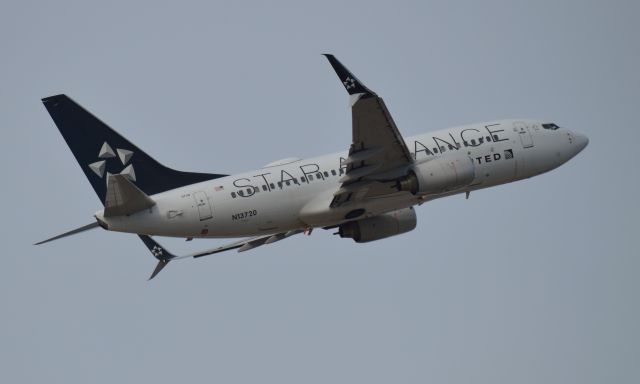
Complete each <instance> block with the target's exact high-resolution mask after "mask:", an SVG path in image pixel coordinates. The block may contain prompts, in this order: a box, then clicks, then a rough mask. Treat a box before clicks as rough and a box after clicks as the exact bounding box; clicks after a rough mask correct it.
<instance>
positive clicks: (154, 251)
mask: <svg viewBox="0 0 640 384" xmlns="http://www.w3.org/2000/svg"><path fill="white" fill-rule="evenodd" d="M151 253H152V254H153V256H155V257H160V256H162V254H163V253H164V252H163V251H162V248H160V247H158V246H157V245H154V246H153V249H151Z"/></svg>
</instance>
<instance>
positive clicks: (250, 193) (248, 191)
mask: <svg viewBox="0 0 640 384" xmlns="http://www.w3.org/2000/svg"><path fill="white" fill-rule="evenodd" d="M252 192H253V188H247V196H251V195H252Z"/></svg>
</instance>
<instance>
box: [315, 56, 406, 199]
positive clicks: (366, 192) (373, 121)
mask: <svg viewBox="0 0 640 384" xmlns="http://www.w3.org/2000/svg"><path fill="white" fill-rule="evenodd" d="M325 56H326V57H327V59H328V60H329V63H330V64H331V66H332V67H333V69H334V70H335V71H336V74H337V75H338V77H339V78H340V81H342V84H343V85H344V87H345V89H346V90H347V92H348V93H349V97H350V99H351V114H352V142H351V147H350V148H349V156H348V157H347V159H346V161H345V162H344V163H343V165H346V171H345V175H344V176H343V177H342V178H341V179H340V182H341V185H340V188H339V189H338V191H337V192H336V193H335V194H334V198H333V200H332V202H331V207H337V206H340V205H343V204H346V203H348V202H352V201H355V200H360V199H363V198H366V197H370V196H372V195H373V194H375V195H387V194H392V193H396V192H397V190H394V189H393V184H391V183H390V180H391V179H393V178H395V177H398V176H402V174H400V172H402V171H404V169H405V168H406V167H408V166H409V165H410V164H411V163H412V162H413V157H412V156H411V152H409V149H408V148H407V145H406V144H405V142H404V139H403V138H402V135H400V131H398V127H397V126H396V124H395V122H394V121H393V118H392V117H391V114H390V113H389V110H388V109H387V106H386V105H385V103H384V100H382V98H381V97H379V96H378V95H377V94H375V92H373V91H371V90H370V89H369V88H367V87H366V86H365V85H364V84H362V82H361V81H360V80H358V78H357V77H355V76H354V75H353V74H352V73H351V72H350V71H349V70H348V69H347V68H346V67H345V66H344V65H343V64H342V63H341V62H340V61H338V59H336V58H335V57H334V56H333V55H328V54H325ZM396 173H397V175H396Z"/></svg>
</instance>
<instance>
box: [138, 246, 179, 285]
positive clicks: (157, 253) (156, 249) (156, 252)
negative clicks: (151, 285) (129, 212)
mask: <svg viewBox="0 0 640 384" xmlns="http://www.w3.org/2000/svg"><path fill="white" fill-rule="evenodd" d="M138 237H139V238H140V240H142V242H143V243H144V245H146V246H147V248H148V249H149V251H151V254H152V255H153V257H155V258H156V259H158V265H156V269H154V270H153V273H152V274H151V277H149V280H151V279H153V278H154V277H156V275H157V274H158V273H160V271H162V269H163V268H164V267H166V266H167V264H169V261H171V259H174V258H175V257H176V256H175V255H174V254H172V253H171V252H169V251H167V250H166V249H165V248H164V247H163V246H162V245H160V244H158V243H157V242H156V241H155V240H153V239H152V238H151V237H150V236H147V235H138Z"/></svg>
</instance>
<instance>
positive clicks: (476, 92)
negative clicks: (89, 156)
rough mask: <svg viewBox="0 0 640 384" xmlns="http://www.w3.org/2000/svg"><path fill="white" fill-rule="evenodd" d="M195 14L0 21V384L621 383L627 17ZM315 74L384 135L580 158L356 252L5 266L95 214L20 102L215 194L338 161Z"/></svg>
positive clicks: (408, 9) (169, 8) (383, 9)
mask: <svg viewBox="0 0 640 384" xmlns="http://www.w3.org/2000/svg"><path fill="white" fill-rule="evenodd" d="M212 3H213V2H167V3H160V2H155V1H154V2H151V1H150V2H146V3H145V2H137V3H136V4H132V3H131V2H128V1H127V2H88V1H76V2H72V1H55V2H42V3H38V2H31V1H20V2H7V1H5V2H3V3H2V4H1V5H0V52H1V59H0V85H1V86H0V102H1V105H2V107H0V126H1V127H2V132H3V134H4V136H3V137H4V138H3V140H1V141H0V143H1V145H2V148H1V149H2V150H1V151H0V160H1V161H0V164H2V165H1V167H2V175H3V178H4V182H3V188H2V197H3V201H4V207H3V212H4V217H3V220H2V221H1V222H2V224H0V225H2V228H1V230H0V233H1V234H0V236H1V238H2V245H3V248H4V252H2V264H1V266H0V308H1V312H0V381H2V382H7V383H9V382H11V383H41V382H47V383H86V382H93V383H113V382H116V381H117V382H134V381H145V382H152V383H175V382H184V381H187V380H188V381H196V382H202V381H215V382H220V383H255V382H266V383H279V384H281V383H327V382H335V383H354V382H367V383H390V382H398V383H424V382H430V383H470V382H473V383H491V384H493V383H535V384H538V383H542V382H544V383H605V382H606V383H612V382H615V383H637V382H640V369H639V368H638V367H639V366H640V364H639V363H640V333H639V331H638V324H640V305H639V300H638V292H640V283H639V282H638V281H639V280H638V273H639V272H640V261H639V260H638V257H639V255H640V252H639V247H638V245H637V240H638V239H637V238H638V235H639V234H640V231H639V225H638V222H637V220H638V219H637V218H638V216H639V214H640V212H639V209H638V200H637V195H638V191H639V190H640V183H639V181H638V170H637V166H636V163H637V153H638V149H637V146H638V142H639V141H640V134H639V133H638V132H639V127H638V118H637V115H638V107H639V106H640V105H639V104H638V100H639V99H638V90H639V89H640V75H639V72H638V68H640V50H639V48H638V36H640V27H638V22H637V17H638V15H639V14H640V6H639V5H638V2H637V1H600V2H597V1H536V2H532V1H510V2H507V1H483V2H478V1H466V2H465V1H442V2H427V1H420V2H399V1H394V2H390V1H384V2H378V1H365V2H361V3H351V2H349V3H348V4H347V3H346V2H343V1H328V0H325V1H320V2H314V3H313V4H303V3H302V2H299V1H292V2H268V3H269V4H267V2H264V3H262V2H260V3H257V4H240V3H241V2H231V1H225V2H219V3H218V4H215V5H212ZM323 52H331V53H334V54H336V55H337V56H338V57H339V58H340V59H341V60H342V61H343V62H344V63H345V64H346V65H347V66H348V67H349V68H350V69H352V70H353V71H354V72H355V73H356V74H357V76H358V77H359V78H360V79H361V80H362V81H363V82H365V84H366V85H367V86H369V87H370V88H371V89H373V90H375V91H376V92H378V93H379V94H380V95H382V96H383V97H384V98H385V101H386V103H387V105H388V107H389V109H390V111H391V113H392V114H393V116H394V118H395V120H396V123H397V124H398V127H399V128H400V131H401V132H402V133H403V134H404V135H406V136H409V135H413V134H417V133H420V132H426V131H430V130H435V129H440V128H445V127H448V126H454V125H459V124H465V123H472V122H479V121H485V120H491V119H498V118H518V117H522V118H529V117H530V118H540V119H549V120H551V121H554V122H557V123H558V124H561V125H563V126H566V127H568V128H571V129H575V130H577V131H580V132H584V133H586V134H587V135H588V136H589V138H590V140H591V142H590V145H589V146H588V147H587V148H586V150H585V151H584V152H583V153H581V154H580V155H578V156H577V157H576V158H575V159H573V160H572V161H570V162H569V163H567V164H565V165H564V166H562V167H560V168H559V169H557V170H555V171H553V172H551V173H548V174H545V175H542V176H538V177H535V178H532V179H529V180H525V181H521V182H518V183H514V184H509V185H505V186H501V187H497V188H493V189H489V190H484V191H479V192H477V193H474V194H472V195H471V198H470V200H468V201H465V200H464V197H462V196H457V197H452V198H448V199H443V200H439V201H434V202H432V203H429V204H427V205H424V206H422V207H420V208H419V209H418V216H419V224H418V228H417V229H416V230H415V231H413V232H411V233H409V234H406V235H403V236H399V237H395V238H391V239H388V240H383V241H379V242H374V243H371V244H367V245H357V244H355V243H353V242H352V241H351V240H346V239H339V238H337V237H335V236H331V234H330V233H329V232H326V231H322V230H318V231H316V232H314V233H313V235H312V236H311V237H302V236H300V237H298V238H292V239H290V240H288V241H286V242H281V243H278V244H274V245H273V246H268V247H263V248H260V249H257V250H255V251H252V252H247V253H243V254H237V253H233V252H230V253H226V254H223V255H220V256H212V257H208V258H203V259H200V260H195V261H192V260H189V261H185V262H180V263H173V264H172V265H170V266H169V267H168V268H167V269H166V271H163V273H162V274H161V275H160V276H159V277H158V278H157V279H156V280H154V281H153V282H147V281H146V278H147V277H148V275H149V274H150V272H151V270H152V269H153V267H154V264H155V263H154V260H153V259H152V257H151V255H150V254H149V253H148V251H147V250H146V249H145V247H144V246H143V245H142V243H141V242H140V241H139V240H138V239H137V238H136V237H135V236H132V235H125V234H117V233H108V232H105V231H102V230H95V231H92V232H89V233H85V234H82V235H78V236H76V237H72V238H68V239H64V240H60V241H58V242H54V243H51V244H47V245H45V246H40V247H34V246H33V245H31V244H32V243H33V242H35V241H37V240H41V239H43V238H46V237H48V236H50V235H53V234H56V233H59V232H62V231H65V230H68V229H71V228H73V227H75V226H79V225H82V224H85V223H88V222H90V221H91V216H92V214H93V213H94V212H95V211H96V210H97V209H99V200H98V199H97V198H96V196H95V195H94V193H93V191H92V189H91V188H90V185H89V183H88V182H87V180H86V179H85V177H84V175H83V174H82V172H81V171H80V169H79V167H78V165H77V163H76V162H75V159H74V158H73V156H72V154H71V152H70V151H69V150H68V148H67V146H66V144H65V143H64V141H63V139H62V137H61V136H60V134H59V133H58V131H57V129H56V128H55V126H54V124H53V122H52V121H51V119H50V118H49V116H48V114H47V113H46V110H45V109H44V107H43V106H42V105H41V103H40V98H41V97H44V96H48V95H52V94H57V93H67V94H68V95H70V96H71V97H73V98H74V99H75V100H77V101H78V102H79V103H81V104H82V105H84V106H85V107H87V108H88V109H89V110H91V111H92V112H94V113H95V114H96V115H98V116H99V117H100V118H102V119H103V120H104V121H106V122H107V123H108V124H109V125H111V126H112V127H114V128H115V129H117V130H118V131H119V132H121V133H123V134H124V135H125V136H126V137H128V138H129V139H131V140H132V141H133V142H135V143H136V144H138V145H139V146H140V147H141V148H143V149H144V150H145V151H147V152H148V153H150V154H151V155H152V156H154V157H155V158H156V159H158V160H160V161H162V162H163V163H165V164H167V165H169V166H172V167H175V168H177V169H183V170H190V171H204V172H220V173H233V172H240V171H244V170H248V169H254V168H258V167H260V166H262V165H263V164H266V163H268V162H270V161H273V160H276V159H279V158H284V157H290V156H301V157H303V156H312V155H318V154H322V153H326V152H331V151H337V150H343V149H347V147H348V145H349V143H350V137H351V126H350V121H351V120H350V111H349V109H348V103H347V97H346V94H345V93H344V89H343V88H342V87H341V86H340V83H339V82H338V79H337V78H336V76H335V74H334V73H333V70H332V69H331V67H330V66H329V64H328V63H327V62H326V60H325V59H324V58H323V57H322V56H320V54H321V53H323ZM160 241H161V242H162V243H163V244H165V245H166V246H168V247H169V248H170V249H172V250H175V252H177V253H181V252H186V251H188V250H191V249H202V248H207V247H211V246H213V245H215V244H219V243H223V242H224V241H217V240H195V241H193V242H192V243H185V242H184V241H182V240H177V239H160Z"/></svg>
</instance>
